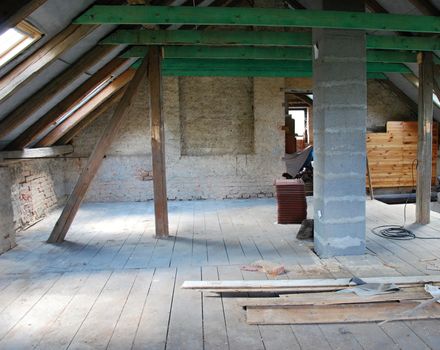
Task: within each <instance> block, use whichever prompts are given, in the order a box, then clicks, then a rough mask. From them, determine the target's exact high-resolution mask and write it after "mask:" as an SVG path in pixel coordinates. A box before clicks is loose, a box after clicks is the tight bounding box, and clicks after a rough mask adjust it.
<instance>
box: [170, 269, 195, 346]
mask: <svg viewBox="0 0 440 350" xmlns="http://www.w3.org/2000/svg"><path fill="white" fill-rule="evenodd" d="M189 277H190V278H193V279H201V270H200V267H179V268H178V269H177V275H176V284H177V285H180V283H182V282H183V281H184V280H185V279H186V278H189ZM202 300H203V299H202V296H201V295H200V294H199V295H196V294H194V293H191V292H190V291H188V290H184V289H181V288H176V289H175V291H174V297H173V305H172V308H171V316H170V323H169V326H168V336H167V346H166V348H167V349H169V350H174V349H176V350H178V349H203V318H202ZM188 310H191V312H188Z"/></svg>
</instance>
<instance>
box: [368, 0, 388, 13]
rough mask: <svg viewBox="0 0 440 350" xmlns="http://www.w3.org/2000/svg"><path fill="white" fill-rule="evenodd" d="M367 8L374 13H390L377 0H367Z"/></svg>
mask: <svg viewBox="0 0 440 350" xmlns="http://www.w3.org/2000/svg"><path fill="white" fill-rule="evenodd" d="M365 5H366V6H367V8H368V9H369V10H370V11H371V12H374V13H388V11H387V10H386V9H385V8H384V7H383V6H382V5H381V4H379V3H378V2H377V1H376V0H365Z"/></svg>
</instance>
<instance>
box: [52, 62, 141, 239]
mask: <svg viewBox="0 0 440 350" xmlns="http://www.w3.org/2000/svg"><path fill="white" fill-rule="evenodd" d="M147 67H148V62H147V60H146V59H144V62H143V63H142V65H141V67H140V68H139V69H138V70H137V72H136V74H135V75H134V77H133V79H132V80H131V82H130V83H129V84H128V87H127V89H126V90H125V93H124V96H122V99H121V101H120V102H119V104H118V106H117V108H116V110H115V112H114V114H113V116H112V118H111V119H110V121H109V122H108V124H107V126H106V128H105V130H104V133H103V135H102V136H101V138H100V139H99V141H98V143H97V144H96V146H95V148H94V150H93V152H92V154H91V155H90V157H89V160H88V161H87V165H86V167H85V168H84V169H83V171H82V173H81V175H80V177H79V179H78V182H77V183H76V185H75V188H74V189H73V191H72V193H71V195H70V196H69V199H68V200H67V203H66V206H65V207H64V209H63V212H62V213H61V216H60V218H59V219H58V221H57V223H56V224H55V227H54V229H53V231H52V233H51V234H50V237H49V239H48V242H49V243H57V242H62V241H63V240H64V238H65V237H66V234H67V231H68V230H69V228H70V225H71V224H72V222H73V219H74V218H75V215H76V213H77V212H78V209H79V206H80V204H81V202H82V200H83V199H84V196H85V194H86V193H87V190H88V188H89V186H90V183H91V182H92V180H93V178H94V177H95V175H96V173H97V171H98V169H99V167H100V165H101V163H102V160H103V159H104V156H105V152H106V151H107V150H108V149H109V147H110V145H111V143H112V141H113V139H114V138H115V136H116V135H117V133H118V131H119V130H120V127H121V125H122V122H123V121H124V117H125V114H126V111H127V110H128V108H129V107H130V105H131V102H132V100H133V96H134V95H135V94H136V91H137V89H138V87H139V85H140V83H141V81H142V80H143V79H144V76H145V74H146V73H147Z"/></svg>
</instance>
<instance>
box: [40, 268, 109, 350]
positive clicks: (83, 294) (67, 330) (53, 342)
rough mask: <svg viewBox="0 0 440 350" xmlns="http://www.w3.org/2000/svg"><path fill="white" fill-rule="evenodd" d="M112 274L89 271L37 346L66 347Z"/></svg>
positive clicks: (46, 348)
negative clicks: (79, 287) (85, 278)
mask: <svg viewBox="0 0 440 350" xmlns="http://www.w3.org/2000/svg"><path fill="white" fill-rule="evenodd" d="M110 276H111V272H110V271H105V272H93V273H88V278H87V280H86V282H85V283H84V285H83V286H82V288H81V289H80V290H79V291H78V293H77V294H76V295H75V296H74V298H73V299H72V300H71V302H70V303H69V305H68V306H67V307H66V308H65V309H64V310H63V312H62V313H61V314H60V315H59V316H58V318H57V319H56V320H55V321H54V322H52V323H51V324H47V325H46V329H45V330H44V332H42V333H43V334H42V339H41V341H40V343H39V344H38V346H37V349H41V350H57V349H65V348H67V347H68V346H69V344H70V343H71V341H72V339H73V337H74V336H75V334H76V333H77V332H78V330H79V328H80V327H81V325H82V324H83V322H84V320H85V318H86V317H87V315H88V313H89V311H90V309H91V308H92V307H93V305H94V304H95V302H96V300H97V299H98V297H99V296H100V294H101V291H102V290H103V288H104V286H105V285H106V283H107V282H108V280H109V278H110Z"/></svg>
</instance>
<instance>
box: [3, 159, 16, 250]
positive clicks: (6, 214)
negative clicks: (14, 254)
mask: <svg viewBox="0 0 440 350" xmlns="http://www.w3.org/2000/svg"><path fill="white" fill-rule="evenodd" d="M0 179H1V181H0V254H1V253H3V252H5V251H7V250H9V249H11V248H13V247H14V246H15V230H14V222H13V214H12V205H11V189H10V188H11V174H10V172H9V169H8V168H2V167H0Z"/></svg>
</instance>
